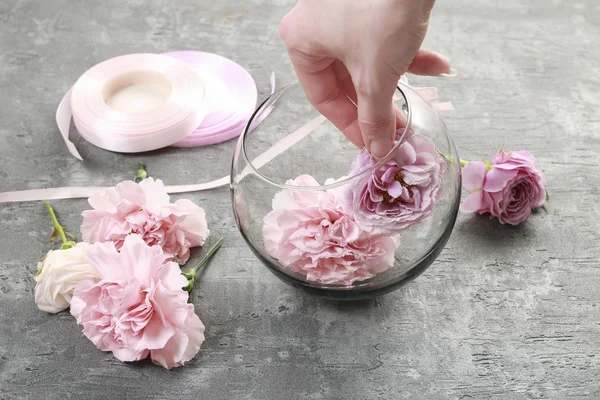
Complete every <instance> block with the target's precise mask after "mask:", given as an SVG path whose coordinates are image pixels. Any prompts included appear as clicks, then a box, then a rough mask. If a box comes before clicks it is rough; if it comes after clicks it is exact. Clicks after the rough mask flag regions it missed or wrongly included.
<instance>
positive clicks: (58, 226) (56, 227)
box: [44, 200, 75, 250]
mask: <svg viewBox="0 0 600 400" xmlns="http://www.w3.org/2000/svg"><path fill="white" fill-rule="evenodd" d="M44 204H45V205H46V208H47V209H48V212H49V213H50V218H51V219H52V223H53V224H54V230H55V231H56V232H58V235H59V236H60V240H61V241H62V247H61V250H66V249H70V248H71V247H73V246H75V242H71V241H68V240H67V236H66V235H65V230H64V229H63V227H62V226H61V224H60V223H59V222H58V218H56V214H54V210H53V209H52V206H51V205H50V203H49V202H47V201H46V200H44Z"/></svg>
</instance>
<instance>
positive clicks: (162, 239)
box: [81, 178, 209, 264]
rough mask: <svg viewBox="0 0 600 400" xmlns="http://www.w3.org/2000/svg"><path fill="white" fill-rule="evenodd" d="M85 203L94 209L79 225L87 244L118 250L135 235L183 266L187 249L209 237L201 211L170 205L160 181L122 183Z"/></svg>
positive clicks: (180, 204) (182, 204)
mask: <svg viewBox="0 0 600 400" xmlns="http://www.w3.org/2000/svg"><path fill="white" fill-rule="evenodd" d="M89 203H90V205H91V206H92V208H94V209H93V210H87V211H84V212H83V214H82V215H83V223H82V225H81V234H82V236H83V240H84V241H85V242H88V243H96V242H114V243H115V246H116V247H117V250H120V249H121V247H122V246H123V242H124V240H125V237H127V235H129V234H131V233H133V234H139V235H141V236H142V237H143V238H144V241H145V242H146V243H147V244H148V245H150V246H154V245H158V246H160V247H162V249H163V251H164V252H165V253H167V254H172V255H173V256H174V257H177V259H178V260H179V263H180V264H184V263H185V262H186V261H187V260H188V258H189V257H190V247H195V246H202V245H204V243H205V242H206V238H207V237H208V234H209V230H208V227H207V224H206V217H205V214H204V210H203V209H202V208H200V207H198V206H197V205H196V204H194V203H192V202H191V201H190V200H185V199H182V200H177V201H176V202H175V203H174V204H170V203H169V195H168V194H167V192H166V191H165V186H164V185H163V183H162V181H161V180H156V181H155V180H154V179H152V178H148V179H144V180H143V181H141V182H140V183H139V184H138V183H135V182H133V181H125V182H122V183H119V184H118V185H117V186H116V187H114V188H111V189H108V190H107V191H106V192H104V193H102V194H98V195H94V196H92V197H90V199H89Z"/></svg>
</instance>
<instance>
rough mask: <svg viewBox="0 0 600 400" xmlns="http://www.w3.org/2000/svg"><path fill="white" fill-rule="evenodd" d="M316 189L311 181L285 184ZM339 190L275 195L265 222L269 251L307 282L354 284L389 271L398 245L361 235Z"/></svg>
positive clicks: (388, 239) (391, 240)
mask: <svg viewBox="0 0 600 400" xmlns="http://www.w3.org/2000/svg"><path fill="white" fill-rule="evenodd" d="M287 184H288V185H295V186H318V185H319V184H318V182H317V181H316V180H315V179H314V178H313V177H311V176H308V175H302V176H299V177H298V178H296V179H294V180H290V181H288V182H287ZM340 197H341V195H340V191H338V190H333V191H288V190H284V191H282V192H279V193H278V194H276V195H275V197H274V199H273V211H271V212H270V213H269V214H267V216H265V218H264V227H263V239H264V243H265V248H266V251H267V252H268V253H269V254H270V255H271V256H272V257H273V258H275V259H277V260H279V262H280V263H281V264H282V265H283V266H285V267H287V268H289V269H291V270H293V271H295V272H297V273H299V274H302V275H305V276H306V280H307V281H313V282H318V283H323V284H339V285H350V284H352V283H353V282H355V281H362V280H365V279H369V278H371V277H373V276H374V275H375V274H377V273H380V272H383V271H385V270H387V269H388V268H390V267H391V266H392V265H393V263H394V251H395V247H396V240H395V239H394V238H391V237H388V236H385V235H371V234H369V233H367V232H364V231H362V230H361V229H360V228H359V226H358V225H357V224H356V222H355V221H354V220H353V219H352V217H351V216H350V215H347V214H346V213H345V212H344V210H343V207H342V204H341V202H340Z"/></svg>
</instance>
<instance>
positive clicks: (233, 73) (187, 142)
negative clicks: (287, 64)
mask: <svg viewBox="0 0 600 400" xmlns="http://www.w3.org/2000/svg"><path fill="white" fill-rule="evenodd" d="M165 55H168V56H171V57H174V58H177V59H178V60H181V61H183V62H185V63H186V64H187V65H189V66H190V67H191V68H192V69H193V70H194V71H196V73H198V75H200V77H201V78H202V80H203V81H204V84H205V87H206V92H207V95H206V107H207V113H206V116H205V118H204V121H202V123H201V124H200V126H198V128H197V129H196V130H194V131H193V132H191V133H190V134H189V135H187V136H186V137H185V138H184V139H183V140H180V141H179V142H177V143H175V144H174V145H173V146H176V147H196V146H206V145H210V144H215V143H221V142H224V141H226V140H229V139H232V138H234V137H236V136H239V135H240V134H241V133H242V130H243V129H244V127H245V126H246V123H247V122H248V121H249V120H250V117H251V116H252V113H254V110H255V109H256V101H257V91H256V84H255V83H254V79H252V75H250V73H248V71H246V70H245V69H244V68H243V67H242V66H240V65H238V64H236V63H235V62H233V61H231V60H229V59H227V58H225V57H221V56H219V55H217V54H212V53H204V52H200V51H176V52H170V53H165ZM274 79H275V77H274V75H271V88H272V91H273V90H274Z"/></svg>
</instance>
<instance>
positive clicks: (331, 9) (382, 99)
mask: <svg viewBox="0 0 600 400" xmlns="http://www.w3.org/2000/svg"><path fill="white" fill-rule="evenodd" d="M434 2H435V0H378V1H358V0H299V1H298V3H297V4H296V6H295V7H294V8H293V9H292V11H291V12H290V13H288V14H287V15H286V16H285V17H284V18H283V19H282V20H281V24H280V35H281V38H282V40H283V42H284V44H285V46H286V48H287V50H288V53H289V55H290V58H291V60H292V63H293V65H294V69H295V70H296V74H297V75H298V79H299V81H300V84H301V85H302V87H303V88H304V90H305V92H306V95H307V97H308V100H309V101H310V102H311V103H312V104H313V105H314V106H315V107H316V108H317V109H318V110H319V112H321V114H323V115H324V116H325V117H326V118H328V119H329V120H331V122H333V123H334V124H335V126H336V127H337V128H338V129H340V130H341V131H342V132H343V133H344V135H346V137H348V139H349V140H350V141H352V143H354V144H355V145H356V146H358V147H359V148H362V147H364V146H366V147H367V148H368V149H369V151H370V152H371V154H373V155H374V156H375V157H379V158H381V157H384V156H385V155H386V154H387V153H388V152H389V151H390V150H391V149H392V147H393V138H394V133H395V130H396V124H397V123H399V121H398V114H397V108H396V107H395V106H394V105H393V103H392V97H393V95H394V91H395V90H396V86H397V83H398V80H399V79H400V77H401V76H402V75H403V74H404V73H406V72H410V73H413V74H416V75H429V76H436V75H440V74H450V75H451V74H455V71H454V70H452V69H451V67H450V61H449V60H448V58H446V57H445V56H443V55H441V54H439V53H436V52H433V51H427V50H421V49H420V47H421V44H422V42H423V39H424V38H425V34H426V32H427V26H428V23H429V15H430V13H431V9H432V8H433V4H434Z"/></svg>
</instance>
